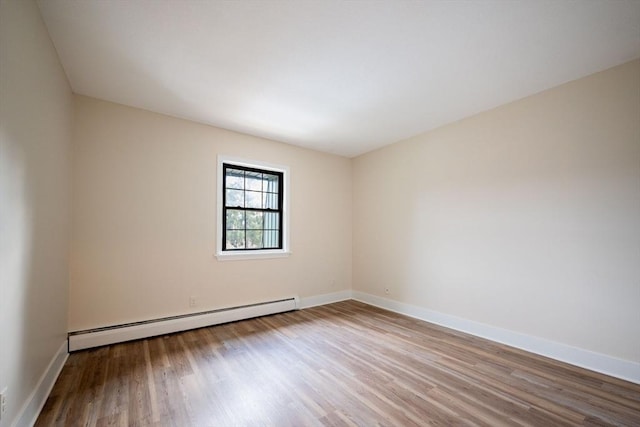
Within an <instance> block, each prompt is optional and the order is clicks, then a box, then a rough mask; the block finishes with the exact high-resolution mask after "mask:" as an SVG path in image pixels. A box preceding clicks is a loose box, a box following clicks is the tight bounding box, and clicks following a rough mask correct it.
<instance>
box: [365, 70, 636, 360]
mask: <svg viewBox="0 0 640 427" xmlns="http://www.w3.org/2000/svg"><path fill="white" fill-rule="evenodd" d="M353 194H354V205H353V206H354V221H353V224H354V240H353V253H354V257H353V263H354V264H353V269H354V274H353V276H354V279H353V280H354V284H353V287H354V290H356V291H362V292H367V293H370V294H375V295H378V296H385V294H384V288H385V287H388V288H389V291H390V293H389V295H388V297H389V298H391V299H394V300H397V301H400V302H404V303H409V304H413V305H416V306H420V307H424V308H427V309H430V310H433V311H436V312H441V313H444V314H448V315H453V316H458V317H461V318H464V319H468V320H472V321H475V322H481V323H485V324H488V325H492V326H496V327H500V328H504V329H508V330H511V331H517V332H520V333H523V334H527V335H531V336H536V337H541V338H545V339H548V340H551V341H557V342H560V343H564V344H568V345H570V346H575V347H578V348H582V349H586V350H591V351H594V352H598V353H602V354H606V355H609V356H613V357H617V358H621V359H625V360H629V361H635V362H640V326H639V325H640V309H639V307H640V248H639V244H640V61H634V62H631V63H628V64H625V65H623V66H619V67H616V68H613V69H611V70H608V71H605V72H602V73H599V74H595V75H593V76H590V77H587V78H583V79H580V80H577V81H574V82H571V83H568V84H565V85H563V86H560V87H557V88H554V89H551V90H549V91H546V92H543V93H540V94H538V95H535V96H532V97H529V98H526V99H523V100H520V101H517V102H514V103H511V104H508V105H505V106H503V107H500V108H497V109H495V110H492V111H489V112H485V113H482V114H479V115H476V116H474V117H471V118H468V119H465V120H462V121H460V122H457V123H454V124H451V125H449V126H445V127H442V128H440V129H438V130H435V131H432V132H429V133H426V134H423V135H420V136H417V137H415V138H412V139H410V140H408V141H404V142H401V143H397V144H394V145H391V146H389V147H386V148H383V149H380V150H378V151H375V152H371V153H369V154H366V155H363V156H361V157H358V158H357V159H355V160H354V162H353Z"/></svg>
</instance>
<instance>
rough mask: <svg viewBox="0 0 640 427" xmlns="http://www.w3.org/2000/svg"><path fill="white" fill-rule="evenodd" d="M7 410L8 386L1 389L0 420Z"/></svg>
mask: <svg viewBox="0 0 640 427" xmlns="http://www.w3.org/2000/svg"><path fill="white" fill-rule="evenodd" d="M5 412H7V388H6V387H5V388H4V390H2V391H0V420H1V419H2V416H3V415H4V413H5Z"/></svg>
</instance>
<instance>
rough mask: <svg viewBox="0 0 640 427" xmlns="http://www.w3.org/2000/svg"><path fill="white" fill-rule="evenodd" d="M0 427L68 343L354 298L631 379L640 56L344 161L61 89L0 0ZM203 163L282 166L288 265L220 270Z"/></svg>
mask: <svg viewBox="0 0 640 427" xmlns="http://www.w3.org/2000/svg"><path fill="white" fill-rule="evenodd" d="M0 64H1V67H2V68H1V72H0V119H1V121H0V220H1V223H0V227H1V229H0V236H1V238H0V272H1V274H2V277H1V280H2V289H1V291H2V294H1V298H0V322H1V323H0V324H2V325H4V326H5V327H4V330H3V334H2V338H0V350H1V351H0V392H1V393H2V394H3V395H4V396H6V410H5V411H4V413H3V414H2V418H1V419H0V427H9V426H11V427H14V426H20V427H22V426H29V425H32V424H33V423H34V421H35V419H36V418H37V416H38V413H39V411H40V409H41V407H42V405H43V404H44V402H45V400H46V398H47V395H48V393H49V392H50V389H51V387H52V386H53V384H54V382H55V380H56V378H57V376H58V374H59V372H60V370H61V369H62V366H63V365H64V362H65V360H66V358H67V334H68V332H70V331H78V330H85V329H91V328H96V327H101V326H108V325H118V324H123V323H128V322H135V321H144V320H148V319H157V318H163V317H167V316H176V315H183V314H189V313H197V312H200V311H206V310H215V309H217V308H221V307H234V306H239V305H243V304H251V303H256V302H261V301H268V300H274V299H278V298H281V297H283V296H291V295H297V296H299V297H300V307H301V308H305V307H311V306H314V305H321V304H328V303H331V302H335V301H341V300H345V299H355V300H359V301H362V302H365V303H367V304H372V305H376V306H379V307H383V308H386V309H389V310H393V311H397V312H400V313H404V314H407V315H410V316H413V317H417V318H421V319H424V320H427V321H430V322H434V323H438V324H441V325H444V326H448V327H452V328H455V329H458V330H462V331H465V332H469V333H472V334H474V335H478V336H482V337H486V338H489V339H492V340H495V341H498V342H502V343H505V344H509V345H513V346H515V347H519V348H523V349H525V350H529V351H532V352H535V353H538V354H542V355H546V356H549V357H552V358H555V359H558V360H562V361H566V362H569V363H572V364H575V365H578V366H583V367H586V368H589V369H592V370H596V371H599V372H603V373H607V374H610V375H613V376H616V377H619V378H624V379H627V380H630V381H633V382H636V383H640V329H639V328H640V326H639V325H640V311H639V310H638V307H639V306H640V252H639V251H638V243H639V242H640V221H638V218H640V161H639V160H640V121H639V120H638V117H640V78H639V76H640V61H639V60H634V61H631V62H628V63H626V64H622V65H620V66H617V67H614V68H612V69H609V70H605V71H602V72H600V73H597V74H594V75H591V76H587V77H584V78H582V79H579V80H575V81H573V82H569V83H566V84H564V85H562V86H559V87H556V88H552V89H549V90H547V91H545V92H542V93H539V94H537V95H533V96H530V97H528V98H525V99H522V100H519V101H516V102H513V103H511V104H507V105H504V106H502V107H499V108H496V109H494V110H491V111H487V112H484V113H480V114H478V115H475V116H473V117H470V118H467V119H464V120H461V121H459V122H456V123H453V124H450V125H447V126H444V127H442V128H439V129H436V130H433V131H431V132H428V133H425V134H422V135H419V136H416V137H414V138H411V139H408V140H406V141H402V142H399V143H396V144H393V145H391V146H388V147H385V148H381V149H379V150H376V151H373V152H370V153H367V154H364V155H362V156H359V157H357V158H354V159H348V158H344V157H340V156H335V155H330V154H325V153H320V152H316V151H311V150H306V149H303V148H299V147H294V146H290V145H286V144H282V143H278V142H275V141H269V140H264V139H261V138H256V137H252V136H248V135H242V134H239V133H235V132H231V131H226V130H223V129H218V128H214V127H211V126H206V125H202V124H197V123H193V122H189V121H186V120H181V119H177V118H173V117H168V116H163V115H160V114H155V113H151V112H148V111H143V110H140V109H136V108H131V107H125V106H122V105H117V104H113V103H110V102H107V101H102V100H98V99H93V98H89V97H85V96H79V95H74V94H73V93H72V91H71V88H70V85H69V83H68V81H67V78H66V76H65V73H64V70H63V68H62V66H61V65H60V62H59V60H58V56H57V53H56V50H55V48H54V46H53V44H52V42H51V40H50V38H49V35H48V33H47V29H46V27H45V25H44V23H43V21H42V19H41V17H40V12H39V10H38V7H37V5H36V4H35V2H33V1H17V0H2V1H0ZM219 154H226V155H232V156H237V157H243V158H249V159H255V160H258V161H262V162H268V163H275V164H284V165H287V166H289V168H290V171H291V202H290V213H291V219H290V230H291V250H292V252H291V255H290V256H289V257H285V258H278V259H270V260H248V261H218V260H216V258H215V257H214V255H213V254H214V252H215V245H214V242H215V230H216V223H215V218H216V192H215V183H216V175H215V165H216V157H217V156H218V155H219Z"/></svg>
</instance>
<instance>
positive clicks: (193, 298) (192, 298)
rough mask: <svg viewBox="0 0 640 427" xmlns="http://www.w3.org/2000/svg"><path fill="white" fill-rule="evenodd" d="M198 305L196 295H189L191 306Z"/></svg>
mask: <svg viewBox="0 0 640 427" xmlns="http://www.w3.org/2000/svg"><path fill="white" fill-rule="evenodd" d="M195 306H196V297H194V296H191V297H189V307H195Z"/></svg>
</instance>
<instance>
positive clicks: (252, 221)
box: [247, 211, 264, 230]
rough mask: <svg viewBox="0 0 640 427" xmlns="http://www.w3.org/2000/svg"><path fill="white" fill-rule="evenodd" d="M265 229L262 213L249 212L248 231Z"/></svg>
mask: <svg viewBox="0 0 640 427" xmlns="http://www.w3.org/2000/svg"><path fill="white" fill-rule="evenodd" d="M263 228H264V214H263V213H262V212H253V211H247V230H262V229H263Z"/></svg>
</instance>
